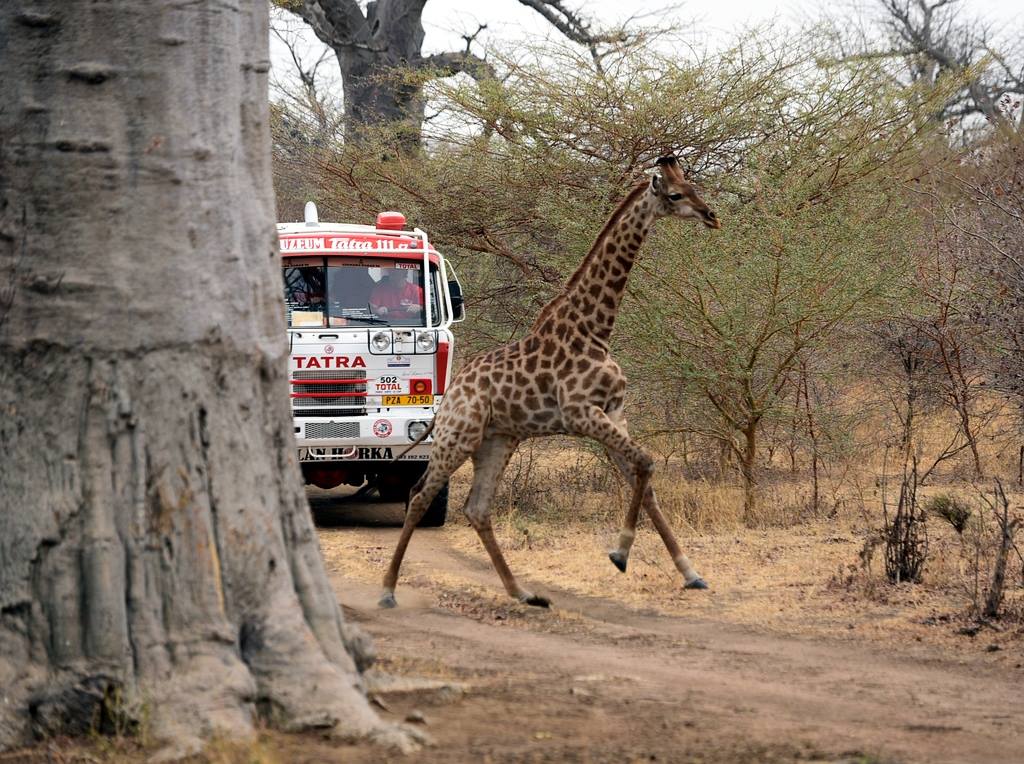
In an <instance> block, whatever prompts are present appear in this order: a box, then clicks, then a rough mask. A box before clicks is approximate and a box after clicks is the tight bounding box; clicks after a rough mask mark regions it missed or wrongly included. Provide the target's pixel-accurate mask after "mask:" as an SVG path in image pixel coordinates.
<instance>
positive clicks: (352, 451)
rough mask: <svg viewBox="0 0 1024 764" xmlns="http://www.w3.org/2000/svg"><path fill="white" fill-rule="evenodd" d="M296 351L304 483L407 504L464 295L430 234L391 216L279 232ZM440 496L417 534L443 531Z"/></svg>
mask: <svg viewBox="0 0 1024 764" xmlns="http://www.w3.org/2000/svg"><path fill="white" fill-rule="evenodd" d="M277 233H278V239H279V241H280V245H281V258H282V264H283V275H284V294H285V303H286V305H287V312H288V336H289V342H290V344H291V362H290V374H289V381H290V383H291V401H292V414H293V417H294V423H295V438H296V441H297V444H298V449H299V463H300V464H301V466H302V474H303V476H304V477H305V480H306V482H307V483H311V484H313V485H316V486H318V487H320V488H334V487H336V486H339V485H342V484H347V485H351V486H358V487H361V488H362V489H363V491H364V492H370V490H371V489H376V491H377V492H378V493H379V495H380V497H381V498H382V499H384V500H385V501H405V500H406V498H407V497H408V495H409V489H410V488H411V487H412V485H413V483H415V482H416V480H418V479H419V477H420V475H422V474H423V472H424V470H425V469H426V466H427V460H428V459H429V457H430V449H431V439H430V438H429V437H428V438H427V439H426V440H424V441H423V442H422V443H421V444H419V445H417V446H414V447H413V448H411V449H410V450H409V451H408V453H406V454H405V455H404V456H402V457H401V458H400V459H399V460H398V461H393V460H394V458H395V457H396V456H398V455H399V454H401V452H402V451H405V450H406V449H407V448H408V447H409V444H411V443H412V442H414V441H415V440H417V439H418V438H419V437H420V436H421V435H422V434H423V433H424V432H425V431H426V429H427V428H428V427H429V426H430V423H431V422H432V421H433V418H434V413H435V412H436V411H437V408H438V406H439V405H440V404H441V400H442V398H443V397H444V392H445V386H446V384H447V382H448V380H449V379H451V372H452V348H453V337H452V332H451V326H452V324H453V323H455V322H457V321H461V320H462V319H463V317H464V310H463V303H462V287H461V286H460V284H459V281H458V278H457V277H456V275H455V272H454V270H453V269H452V267H451V264H450V263H448V262H447V261H446V260H445V258H444V257H443V256H442V255H441V254H440V253H439V252H438V251H437V250H436V249H434V248H433V247H432V246H431V245H430V243H429V241H428V239H427V235H426V233H424V232H423V231H421V230H420V229H419V228H413V229H411V230H409V229H407V227H406V223H405V217H404V216H403V215H402V214H401V213H398V212H382V213H380V214H379V215H378V216H377V221H376V225H349V224H337V223H321V222H319V219H318V215H317V210H316V205H314V204H313V203H312V202H307V204H306V211H305V221H304V222H302V223H281V224H278V226H277ZM447 504H448V492H447V490H444V491H442V492H441V493H440V494H439V495H438V498H437V499H436V500H435V501H434V503H433V505H432V506H431V507H430V510H429V511H428V512H427V514H426V516H425V517H424V519H423V521H422V522H421V525H434V526H437V525H442V524H444V520H445V514H446V512H447Z"/></svg>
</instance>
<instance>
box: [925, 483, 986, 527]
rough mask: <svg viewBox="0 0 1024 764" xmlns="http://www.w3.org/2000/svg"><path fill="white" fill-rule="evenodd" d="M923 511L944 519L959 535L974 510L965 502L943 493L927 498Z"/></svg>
mask: <svg viewBox="0 0 1024 764" xmlns="http://www.w3.org/2000/svg"><path fill="white" fill-rule="evenodd" d="M925 511H926V512H928V514H931V515H935V516H936V517H940V518H942V519H943V520H945V521H946V522H947V523H949V524H950V525H951V526H953V530H955V531H956V532H957V534H958V535H960V536H962V535H963V534H964V530H965V529H966V528H967V522H968V520H970V519H971V514H973V512H974V510H973V509H972V508H971V505H970V504H968V503H967V502H965V501H961V500H960V499H958V498H956V497H955V496H950V495H949V494H945V493H943V494H939V495H938V496H935V497H933V498H931V499H929V501H928V503H927V504H925Z"/></svg>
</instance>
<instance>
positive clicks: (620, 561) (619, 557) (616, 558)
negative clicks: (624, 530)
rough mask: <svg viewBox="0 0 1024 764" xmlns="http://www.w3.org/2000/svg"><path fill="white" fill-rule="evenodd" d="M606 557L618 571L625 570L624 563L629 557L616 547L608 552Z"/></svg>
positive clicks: (622, 571)
mask: <svg viewBox="0 0 1024 764" xmlns="http://www.w3.org/2000/svg"><path fill="white" fill-rule="evenodd" d="M608 559H609V560H611V561H612V564H614V565H615V567H616V568H618V569H619V572H621V573H625V572H626V563H627V562H629V557H627V556H626V555H624V554H623V553H622V552H620V551H618V550H617V549H616V550H615V551H614V552H609V553H608Z"/></svg>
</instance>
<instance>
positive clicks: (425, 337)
mask: <svg viewBox="0 0 1024 764" xmlns="http://www.w3.org/2000/svg"><path fill="white" fill-rule="evenodd" d="M436 345H437V340H436V339H435V338H434V333H433V332H420V333H419V334H417V335H416V349H417V350H418V351H419V352H421V353H431V352H433V350H434V347H435V346H436Z"/></svg>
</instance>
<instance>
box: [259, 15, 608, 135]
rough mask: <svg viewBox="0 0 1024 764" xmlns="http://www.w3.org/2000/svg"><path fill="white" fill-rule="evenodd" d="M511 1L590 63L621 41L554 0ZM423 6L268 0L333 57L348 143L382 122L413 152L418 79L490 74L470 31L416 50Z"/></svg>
mask: <svg viewBox="0 0 1024 764" xmlns="http://www.w3.org/2000/svg"><path fill="white" fill-rule="evenodd" d="M519 2H520V3H522V4H523V5H525V6H527V7H529V8H532V9H533V10H535V11H536V12H537V13H539V14H540V15H541V16H543V17H544V18H545V19H547V20H548V21H549V22H550V23H551V24H552V25H553V26H554V27H555V28H556V29H557V30H558V31H560V32H561V33H562V34H564V35H565V36H566V37H567V38H568V39H570V40H572V41H574V42H577V43H579V44H581V45H585V46H586V47H587V48H588V50H590V51H591V54H592V57H593V61H594V64H595V66H596V67H598V68H600V65H601V64H600V62H601V58H602V56H603V55H604V54H603V51H602V50H601V47H602V46H604V45H607V44H615V43H618V42H621V41H623V40H624V39H625V35H624V34H623V33H622V32H621V31H611V32H596V31H593V30H592V28H591V25H590V24H589V22H588V21H587V20H586V18H585V17H584V16H582V15H581V14H580V13H578V12H577V11H573V10H570V9H569V8H568V7H566V4H565V3H563V2H560V0H519ZM426 3H427V0H375V1H374V2H368V3H366V9H365V11H364V10H363V9H362V8H361V7H360V4H359V3H358V2H357V0H274V4H275V5H277V6H278V7H280V8H283V9H285V10H288V11H291V12H292V13H295V14H297V15H298V16H300V17H301V18H302V19H303V20H304V21H305V22H306V23H308V24H309V26H310V27H311V28H312V29H313V32H314V33H315V34H316V36H317V37H318V38H319V39H320V40H321V41H322V42H323V43H324V44H325V45H327V46H328V47H330V48H331V49H332V50H333V51H334V53H335V55H336V56H337V59H338V65H339V66H340V67H341V76H342V87H343V89H344V97H345V133H346V136H347V138H348V139H349V140H358V137H359V134H360V131H361V129H362V128H366V127H379V126H387V127H390V128H392V129H394V130H396V131H397V133H398V136H397V137H398V140H399V143H400V144H401V145H403V146H404V147H405V148H406V149H407V150H412V149H415V148H416V147H417V146H418V145H419V141H420V127H421V126H422V124H423V120H424V108H425V99H424V97H423V85H424V83H425V82H427V81H429V80H430V79H432V78H436V77H450V76H453V75H456V74H462V73H465V74H468V75H469V76H471V77H473V78H474V79H478V80H479V79H486V78H492V77H494V70H493V69H492V67H491V66H490V64H489V63H488V62H487V61H486V60H485V59H484V58H481V57H480V56H478V55H476V54H475V53H473V52H472V50H471V47H472V43H473V41H474V40H475V37H476V35H467V36H465V38H464V39H466V47H465V48H464V49H463V50H453V51H445V52H442V53H433V54H431V55H423V53H422V48H423V37H424V32H423V22H422V15H423V8H424V6H425V5H426ZM479 31H480V30H478V32H477V34H479Z"/></svg>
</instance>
